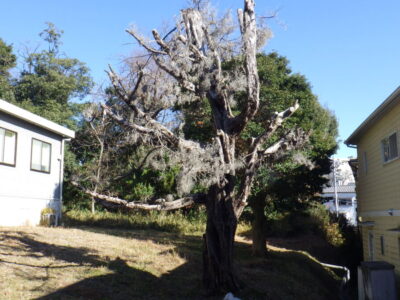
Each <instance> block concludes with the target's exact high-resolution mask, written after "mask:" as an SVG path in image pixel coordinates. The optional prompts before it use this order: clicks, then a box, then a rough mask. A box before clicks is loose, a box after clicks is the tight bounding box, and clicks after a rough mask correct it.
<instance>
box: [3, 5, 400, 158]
mask: <svg viewBox="0 0 400 300" xmlns="http://www.w3.org/2000/svg"><path fill="white" fill-rule="evenodd" d="M213 3H214V5H215V6H216V7H217V8H218V9H219V10H220V11H223V10H226V9H233V10H236V8H238V7H242V5H243V3H242V1H241V0H219V1H213ZM186 4H187V1H186V0H174V1H172V0H170V1H157V0H148V1H142V0H140V1H139V0H130V1H127V0H114V1H105V0H97V1H94V0H86V1H82V0H79V1H77V0H69V1H65V0H64V1H61V0H59V1H54V0H53V1H51V0H36V1H30V0H2V1H1V6H0V7H1V10H2V11H3V13H2V17H1V18H0V38H2V39H3V40H5V41H6V43H12V44H13V46H14V49H15V52H16V53H23V52H24V49H26V47H28V48H30V49H34V48H35V47H36V46H37V45H38V44H40V42H41V40H40V37H39V36H38V33H39V32H40V31H42V30H43V29H44V27H45V22H48V21H49V22H53V23H54V24H55V25H56V26H57V27H58V28H60V29H62V30H64V36H63V43H64V44H63V47H62V50H63V51H64V52H65V53H66V54H67V55H68V56H69V57H74V58H78V59H79V60H81V61H83V62H85V63H87V65H88V66H89V68H90V69H91V72H92V76H93V77H94V79H95V81H96V82H97V83H98V84H101V83H105V82H106V80H107V78H106V75H105V73H104V70H105V69H106V67H107V64H109V63H111V64H112V65H115V66H118V65H119V62H120V60H121V58H122V57H124V56H126V55H128V54H129V53H131V52H132V51H133V49H134V48H135V47H136V45H135V43H134V41H133V40H132V39H131V38H130V37H129V36H128V35H127V34H126V33H125V31H124V30H125V29H126V28H127V27H129V25H131V24H135V25H137V26H138V28H139V29H140V30H141V31H142V32H143V33H149V31H150V30H151V29H152V28H157V27H159V28H160V27H162V26H163V25H164V24H167V25H168V24H169V25H171V24H172V18H173V17H174V16H176V15H177V14H178V12H179V9H180V8H182V7H183V6H185V5H186ZM256 9H257V13H258V14H259V15H264V16H268V15H271V13H272V12H277V17H276V18H275V19H271V20H269V21H268V22H269V23H268V24H269V25H270V27H271V28H272V30H273V32H274V37H273V38H272V39H271V40H270V42H269V43H268V45H267V47H266V48H265V51H266V52H269V51H272V50H275V51H278V52H279V53H280V54H281V55H284V56H286V57H287V58H288V59H289V60H290V62H291V68H292V70H293V71H294V72H300V73H302V74H304V75H305V76H306V77H307V78H308V80H309V81H310V83H311V85H312V87H313V91H314V93H315V94H316V95H318V97H319V100H320V102H321V103H322V104H323V105H324V106H326V107H328V108H329V109H331V110H332V111H334V113H335V114H336V116H337V118H338V120H339V132H340V139H341V140H345V139H346V138H347V137H348V136H349V135H350V134H351V133H352V132H353V131H354V129H355V128H356V127H357V126H358V125H359V124H360V123H361V122H362V121H363V120H364V119H365V118H366V117H367V116H368V115H369V114H370V113H371V112H372V111H373V110H374V109H375V108H376V107H377V106H378V105H379V104H380V103H381V102H382V101H383V100H385V98H386V97H387V96H389V94H390V93H391V92H392V91H393V90H394V89H395V88H396V87H397V86H398V85H399V77H400V76H399V70H400V40H399V38H398V37H399V36H400V18H399V17H398V14H399V11H400V1H395V0H393V1H387V0H382V1H372V0H352V1H348V0H347V1H345V0H335V1H321V0H302V1H295V0H271V1H266V0H258V1H257V0H256ZM350 155H353V156H355V155H356V153H355V150H354V149H349V148H347V147H346V146H345V145H341V147H340V150H339V152H338V154H337V155H336V156H337V157H347V156H350Z"/></svg>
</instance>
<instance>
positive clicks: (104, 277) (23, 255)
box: [0, 227, 338, 299]
mask: <svg viewBox="0 0 400 300" xmlns="http://www.w3.org/2000/svg"><path fill="white" fill-rule="evenodd" d="M0 232H1V233H0V299H203V298H204V295H203V292H202V289H201V237H199V236H184V235H179V234H175V233H168V232H159V231H154V230H127V229H124V230H120V229H105V228H101V229H100V228H94V227H82V228H79V229H71V228H43V227H37V228H22V227H20V228H0ZM249 253H250V248H249V244H248V241H246V240H244V239H241V238H239V242H238V245H237V251H236V256H237V259H238V262H239V263H238V268H239V270H240V274H241V278H242V280H243V282H244V283H245V285H246V288H245V289H244V290H243V292H242V294H241V295H240V296H241V297H242V298H243V299H336V296H335V295H337V279H338V278H337V277H335V276H334V275H333V274H332V273H330V272H329V271H327V270H325V269H324V268H322V267H321V266H320V265H319V264H318V263H317V262H316V261H314V260H313V259H311V258H309V257H308V256H307V255H304V254H302V253H297V252H290V251H289V252H288V251H284V252H282V249H274V250H271V252H270V256H269V258H268V259H257V258H252V257H251V256H250V254H249ZM221 298H222V297H216V298H207V299H221Z"/></svg>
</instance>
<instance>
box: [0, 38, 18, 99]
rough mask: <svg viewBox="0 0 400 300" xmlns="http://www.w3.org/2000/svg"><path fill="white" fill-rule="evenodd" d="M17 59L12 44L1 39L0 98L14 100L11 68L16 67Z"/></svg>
mask: <svg viewBox="0 0 400 300" xmlns="http://www.w3.org/2000/svg"><path fill="white" fill-rule="evenodd" d="M16 61H17V57H16V56H15V54H13V50H12V46H11V45H7V44H6V43H5V42H4V41H3V40H2V39H0V99H3V100H7V101H13V100H14V92H13V88H12V85H11V75H10V70H11V69H12V68H14V67H15V65H16Z"/></svg>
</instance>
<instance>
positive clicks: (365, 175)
mask: <svg viewBox="0 0 400 300" xmlns="http://www.w3.org/2000/svg"><path fill="white" fill-rule="evenodd" d="M394 132H397V142H398V146H397V147H398V150H399V153H400V105H397V106H396V107H394V108H393V109H392V110H391V111H390V112H388V113H387V114H386V115H385V116H384V117H383V118H382V119H381V120H379V121H377V122H376V123H375V124H374V125H373V126H372V127H371V128H370V129H368V131H366V133H365V134H364V135H363V136H362V137H361V139H360V141H359V143H358V145H357V149H358V161H359V172H358V182H357V185H356V191H357V201H358V213H359V215H360V216H361V218H362V221H363V222H373V223H371V224H372V225H371V226H368V227H362V230H361V231H362V238H363V250H364V259H365V260H369V259H370V247H369V246H370V242H369V236H370V234H372V235H373V241H372V246H373V248H374V258H373V259H374V260H384V261H387V262H389V263H392V264H394V265H395V267H396V268H395V271H396V273H398V274H400V240H399V238H400V233H399V231H396V230H394V229H396V228H399V227H400V216H399V213H400V159H399V158H397V159H394V160H392V161H389V162H386V163H385V162H384V161H383V157H382V148H381V141H382V139H384V138H385V137H387V136H389V135H390V134H392V133H394ZM364 153H366V158H367V161H365V159H364V156H365V154H364ZM390 211H391V212H392V213H389V212H390ZM381 237H383V241H384V251H383V252H384V253H382V249H381Z"/></svg>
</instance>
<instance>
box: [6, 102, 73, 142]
mask: <svg viewBox="0 0 400 300" xmlns="http://www.w3.org/2000/svg"><path fill="white" fill-rule="evenodd" d="M0 111H2V112H4V113H6V114H8V115H11V116H13V117H16V118H18V119H20V120H23V121H25V122H28V123H30V124H33V125H36V126H38V127H41V128H44V129H46V130H48V131H51V132H53V133H56V134H58V135H60V136H62V137H64V138H74V137H75V131H73V130H70V129H68V128H66V127H64V126H61V125H58V124H56V123H54V122H52V121H49V120H47V119H45V118H43V117H40V116H38V115H36V114H34V113H31V112H29V111H27V110H25V109H22V108H20V107H18V106H15V105H13V104H11V103H9V102H7V101H4V100H1V99H0Z"/></svg>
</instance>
